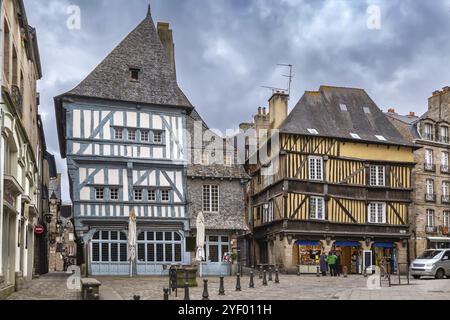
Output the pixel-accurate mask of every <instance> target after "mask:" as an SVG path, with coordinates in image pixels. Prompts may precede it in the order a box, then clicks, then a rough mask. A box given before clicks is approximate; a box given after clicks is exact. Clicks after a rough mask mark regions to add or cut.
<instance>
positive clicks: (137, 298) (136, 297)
mask: <svg viewBox="0 0 450 320" xmlns="http://www.w3.org/2000/svg"><path fill="white" fill-rule="evenodd" d="M133 300H141V296H138V295H135V296H133Z"/></svg>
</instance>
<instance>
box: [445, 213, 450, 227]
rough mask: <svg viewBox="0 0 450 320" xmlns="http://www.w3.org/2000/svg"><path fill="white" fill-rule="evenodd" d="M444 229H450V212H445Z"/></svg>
mask: <svg viewBox="0 0 450 320" xmlns="http://www.w3.org/2000/svg"><path fill="white" fill-rule="evenodd" d="M444 228H450V211H444Z"/></svg>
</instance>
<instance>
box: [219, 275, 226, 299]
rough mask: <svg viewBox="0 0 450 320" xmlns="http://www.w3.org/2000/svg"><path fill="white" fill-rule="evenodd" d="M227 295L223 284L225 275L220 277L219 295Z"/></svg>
mask: <svg viewBox="0 0 450 320" xmlns="http://www.w3.org/2000/svg"><path fill="white" fill-rule="evenodd" d="M224 295H225V287H224V285H223V277H220V287H219V296H224Z"/></svg>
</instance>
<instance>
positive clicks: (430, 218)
mask: <svg viewBox="0 0 450 320" xmlns="http://www.w3.org/2000/svg"><path fill="white" fill-rule="evenodd" d="M434 225H435V217H434V210H431V209H428V210H427V227H434Z"/></svg>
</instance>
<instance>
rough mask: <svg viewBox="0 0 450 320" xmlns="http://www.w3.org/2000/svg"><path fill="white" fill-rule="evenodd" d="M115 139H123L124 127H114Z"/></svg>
mask: <svg viewBox="0 0 450 320" xmlns="http://www.w3.org/2000/svg"><path fill="white" fill-rule="evenodd" d="M114 139H116V140H122V139H123V129H122V128H115V129H114Z"/></svg>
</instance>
